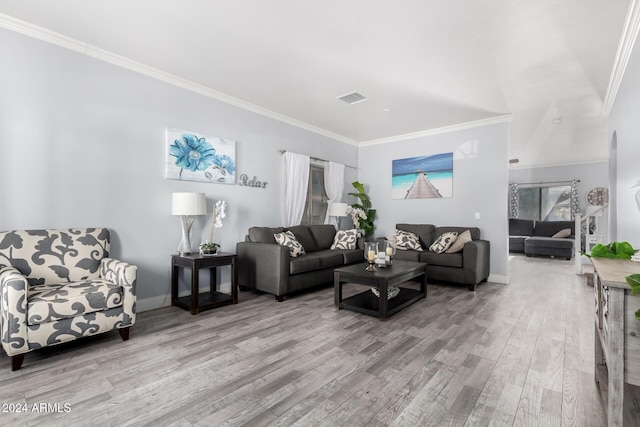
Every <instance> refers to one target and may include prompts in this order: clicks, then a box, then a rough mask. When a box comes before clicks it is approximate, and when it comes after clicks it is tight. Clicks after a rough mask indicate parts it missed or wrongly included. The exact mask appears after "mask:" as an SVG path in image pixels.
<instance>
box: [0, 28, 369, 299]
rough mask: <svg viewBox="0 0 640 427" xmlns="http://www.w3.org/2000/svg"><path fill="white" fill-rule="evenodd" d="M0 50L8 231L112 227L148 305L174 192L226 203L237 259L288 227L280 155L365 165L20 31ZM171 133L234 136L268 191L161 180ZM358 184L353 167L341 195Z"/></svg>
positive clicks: (324, 143)
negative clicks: (254, 231) (256, 232)
mask: <svg viewBox="0 0 640 427" xmlns="http://www.w3.org/2000/svg"><path fill="white" fill-rule="evenodd" d="M0 52H2V63H3V66H2V67H0V94H1V96H0V191H1V193H0V198H1V200H2V208H1V210H0V229H3V230H8V229H29V228H57V227H82V226H107V227H109V228H111V229H112V230H113V245H112V253H113V256H115V257H117V258H121V259H123V260H126V261H129V262H132V263H134V264H136V265H138V267H139V273H138V277H139V287H138V296H139V298H140V300H141V307H142V308H143V309H144V308H151V307H154V306H159V305H161V304H168V303H169V298H168V297H167V295H168V293H169V277H170V276H169V270H170V266H169V264H170V255H171V254H172V253H174V252H175V250H176V248H177V246H178V243H179V241H180V235H181V234H180V223H179V219H178V218H177V217H172V216H171V193H172V192H176V191H197V192H204V193H206V195H207V200H208V205H209V209H211V207H212V205H213V203H215V201H216V200H219V199H222V200H226V201H227V204H228V208H227V217H226V219H225V220H224V226H223V227H222V228H221V229H218V230H217V231H216V235H217V236H218V237H217V238H216V239H215V240H217V241H219V242H221V243H222V247H223V250H226V251H235V243H236V242H237V241H239V240H242V239H244V235H245V234H246V232H247V229H248V228H249V227H250V226H253V225H270V226H275V225H280V224H281V209H280V206H281V186H282V181H281V165H282V159H281V155H280V153H279V152H278V149H280V148H284V149H287V150H291V151H298V152H301V153H305V154H309V155H311V156H316V157H320V158H324V159H329V160H334V161H339V162H341V163H346V164H351V165H357V160H358V153H357V148H356V147H354V146H351V145H347V144H344V143H342V142H339V141H335V140H332V139H330V138H327V137H324V136H320V135H318V134H315V133H312V132H309V131H306V130H303V129H300V128H297V127H294V126H291V125H288V124H285V123H283V122H280V121H276V120H273V119H270V118H267V117H265V116H262V115H258V114H255V113H252V112H248V111H245V110H243V109H239V108H236V107H233V106H230V105H228V104H224V103H222V102H218V101H216V100H213V99H210V98H207V97H204V96H201V95H197V94H194V93H191V92H188V91H186V90H183V89H179V88H177V87H174V86H171V85H169V84H166V83H162V82H160V81H157V80H154V79H152V78H149V77H145V76H142V75H139V74H136V73H134V72H131V71H127V70H124V69H121V68H118V67H115V66H112V65H110V64H107V63H104V62H101V61H98V60H95V59H92V58H90V57H87V56H84V55H82V54H79V53H75V52H72V51H69V50H66V49H63V48H60V47H57V46H53V45H50V44H47V43H44V42H40V41H38V40H35V39H32V38H29V37H26V36H22V35H19V34H17V33H13V32H10V31H6V30H0ZM196 64H197V62H196ZM167 126H170V127H177V128H182V129H187V130H192V131H197V132H201V133H203V134H207V135H214V136H221V137H224V138H228V139H232V140H235V141H236V149H237V152H236V155H237V164H238V171H237V173H238V175H239V174H243V173H245V174H247V175H249V176H251V177H253V176H254V175H255V176H257V177H258V179H260V180H261V181H267V182H268V185H267V188H266V190H261V189H257V188H250V187H241V186H238V185H224V184H210V183H197V182H188V181H184V182H182V181H174V180H167V179H165V177H164V176H165V170H164V168H165V129H166V127H167ZM356 178H357V171H356V170H355V169H349V168H347V170H346V179H345V193H346V192H348V191H351V185H350V183H351V182H352V181H354V180H355V179H356ZM210 219H211V216H210V215H207V216H206V217H200V218H198V219H197V220H196V222H195V223H194V225H193V229H192V236H191V238H192V244H193V245H196V244H197V243H198V242H200V240H204V239H206V238H207V237H208V235H209V230H210Z"/></svg>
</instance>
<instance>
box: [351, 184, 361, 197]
mask: <svg viewBox="0 0 640 427" xmlns="http://www.w3.org/2000/svg"><path fill="white" fill-rule="evenodd" d="M351 185H353V188H355V189H356V190H358V193H360V194H362V193H364V184H362V183H360V182H358V181H355V182H352V183H351Z"/></svg>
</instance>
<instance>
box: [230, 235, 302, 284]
mask: <svg viewBox="0 0 640 427" xmlns="http://www.w3.org/2000/svg"><path fill="white" fill-rule="evenodd" d="M236 254H237V255H238V284H239V285H240V286H246V287H248V288H250V289H257V290H259V291H263V292H268V293H270V294H273V295H275V296H282V295H286V294H287V292H288V288H289V261H290V256H289V248H288V247H287V246H282V245H278V244H275V243H255V242H238V243H237V244H236Z"/></svg>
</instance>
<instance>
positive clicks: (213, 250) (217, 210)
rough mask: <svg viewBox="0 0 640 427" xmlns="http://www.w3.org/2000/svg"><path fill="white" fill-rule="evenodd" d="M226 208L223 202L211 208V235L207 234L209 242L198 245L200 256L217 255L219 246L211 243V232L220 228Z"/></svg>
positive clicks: (218, 202)
mask: <svg viewBox="0 0 640 427" xmlns="http://www.w3.org/2000/svg"><path fill="white" fill-rule="evenodd" d="M226 208H227V202H225V201H224V200H218V201H217V202H216V205H215V206H214V208H213V214H212V215H211V233H210V234H209V240H206V241H205V242H204V243H200V255H208V256H211V255H215V254H217V253H218V248H219V247H220V245H219V244H217V243H214V242H213V230H214V229H216V228H221V227H222V219H223V218H224V217H226V216H227V215H226V214H225V210H226Z"/></svg>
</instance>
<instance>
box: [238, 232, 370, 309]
mask: <svg viewBox="0 0 640 427" xmlns="http://www.w3.org/2000/svg"><path fill="white" fill-rule="evenodd" d="M285 230H289V231H291V232H292V233H293V234H294V235H295V237H296V239H297V240H298V241H299V242H300V244H302V246H303V247H304V249H305V251H306V254H304V255H300V256H298V257H295V258H294V257H291V256H290V255H289V248H288V247H287V246H281V245H279V244H278V243H276V240H275V238H274V234H276V233H281V232H283V231H285ZM335 235H336V229H335V228H334V226H333V225H310V226H304V225H297V226H294V227H289V228H283V227H251V228H250V229H249V233H248V235H247V236H246V238H245V241H244V242H239V243H237V245H236V253H237V255H238V284H239V285H240V286H242V287H245V288H249V289H255V290H258V291H262V292H267V293H270V294H273V295H275V297H276V300H277V301H282V300H283V298H284V297H285V296H286V295H289V294H292V293H294V292H298V291H303V290H307V289H310V288H313V287H315V286H318V285H321V284H327V283H332V282H333V270H334V269H335V268H337V267H342V266H344V265H349V264H354V263H358V262H364V251H363V249H362V244H361V242H358V243H357V245H356V249H335V250H331V249H330V247H331V245H332V243H333V240H334V237H335Z"/></svg>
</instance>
